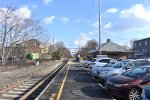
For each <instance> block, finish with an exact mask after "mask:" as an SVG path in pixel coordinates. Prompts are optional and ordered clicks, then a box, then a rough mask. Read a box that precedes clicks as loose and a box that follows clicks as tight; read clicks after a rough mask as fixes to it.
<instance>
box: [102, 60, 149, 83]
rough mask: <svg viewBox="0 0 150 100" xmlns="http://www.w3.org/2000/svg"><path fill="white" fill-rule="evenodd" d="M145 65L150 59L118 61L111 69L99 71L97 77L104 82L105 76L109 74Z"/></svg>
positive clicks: (120, 72)
mask: <svg viewBox="0 0 150 100" xmlns="http://www.w3.org/2000/svg"><path fill="white" fill-rule="evenodd" d="M145 65H150V61H148V60H136V61H134V60H132V61H122V63H118V65H116V66H114V67H113V68H112V69H111V70H109V71H103V72H101V73H100V74H99V78H100V79H101V82H102V83H105V82H106V80H107V78H109V77H111V76H114V75H117V74H122V73H124V72H126V71H129V70H130V69H133V68H136V67H140V66H145Z"/></svg>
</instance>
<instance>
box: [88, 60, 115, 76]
mask: <svg viewBox="0 0 150 100" xmlns="http://www.w3.org/2000/svg"><path fill="white" fill-rule="evenodd" d="M116 63H117V61H111V62H110V63H107V64H106V65H104V66H94V67H93V68H92V69H91V74H92V76H94V77H98V76H99V73H100V71H101V70H107V69H111V68H112V67H113V66H114V65H115V64H116Z"/></svg>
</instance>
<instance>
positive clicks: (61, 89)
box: [56, 61, 71, 100]
mask: <svg viewBox="0 0 150 100" xmlns="http://www.w3.org/2000/svg"><path fill="white" fill-rule="evenodd" d="M70 64H71V61H69V62H68V65H69V66H68V69H67V72H66V74H65V77H64V79H63V82H62V84H61V87H60V90H59V93H58V96H57V99H56V100H60V97H61V95H62V91H63V88H64V85H65V81H66V79H67V75H68V71H69V68H70Z"/></svg>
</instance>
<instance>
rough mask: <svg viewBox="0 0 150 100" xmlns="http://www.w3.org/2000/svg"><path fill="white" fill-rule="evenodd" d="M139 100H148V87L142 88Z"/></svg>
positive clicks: (149, 97)
mask: <svg viewBox="0 0 150 100" xmlns="http://www.w3.org/2000/svg"><path fill="white" fill-rule="evenodd" d="M141 100H150V85H149V86H146V87H144V89H143V91H142V94H141Z"/></svg>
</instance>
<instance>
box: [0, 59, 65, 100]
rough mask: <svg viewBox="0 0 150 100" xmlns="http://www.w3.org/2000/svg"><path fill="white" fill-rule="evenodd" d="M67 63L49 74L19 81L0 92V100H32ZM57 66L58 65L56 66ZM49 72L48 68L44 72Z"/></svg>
mask: <svg viewBox="0 0 150 100" xmlns="http://www.w3.org/2000/svg"><path fill="white" fill-rule="evenodd" d="M66 63H67V61H65V62H63V63H62V64H60V65H59V67H57V68H56V69H55V70H53V71H52V72H50V73H49V74H47V75H45V74H35V75H31V76H29V77H27V78H26V79H24V80H21V81H19V82H17V83H15V84H13V85H11V86H9V87H7V88H5V89H3V90H0V100H18V99H19V100H34V99H35V98H36V97H37V96H38V95H39V94H40V93H41V92H42V90H43V89H44V88H45V87H46V86H47V85H48V84H49V83H50V82H51V81H52V79H53V78H54V77H55V76H56V75H57V73H58V72H59V71H60V70H61V69H62V68H63V66H64V65H65V64H66ZM56 66H58V65H56ZM48 70H50V69H49V68H47V69H45V70H44V71H43V73H44V72H45V71H48Z"/></svg>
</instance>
